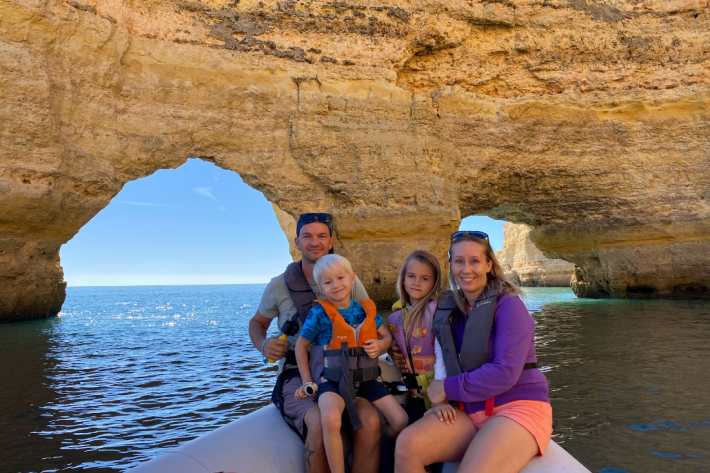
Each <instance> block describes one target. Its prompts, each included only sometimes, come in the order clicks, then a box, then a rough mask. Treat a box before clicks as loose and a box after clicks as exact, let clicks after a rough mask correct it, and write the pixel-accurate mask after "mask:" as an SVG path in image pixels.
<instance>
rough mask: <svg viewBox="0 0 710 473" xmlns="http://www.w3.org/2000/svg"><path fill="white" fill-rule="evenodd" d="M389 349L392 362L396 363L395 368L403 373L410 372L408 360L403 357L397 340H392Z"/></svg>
mask: <svg viewBox="0 0 710 473" xmlns="http://www.w3.org/2000/svg"><path fill="white" fill-rule="evenodd" d="M390 350H391V351H392V359H393V360H394V364H395V365H397V368H399V370H400V371H401V372H402V373H404V374H409V373H412V369H411V367H410V366H409V360H407V359H406V358H405V357H404V355H403V354H402V350H400V349H399V345H397V342H395V341H392V348H391V349H390Z"/></svg>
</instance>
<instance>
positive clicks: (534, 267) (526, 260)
mask: <svg viewBox="0 0 710 473" xmlns="http://www.w3.org/2000/svg"><path fill="white" fill-rule="evenodd" d="M531 230H532V228H531V227H529V226H528V225H516V224H514V223H506V224H505V225H503V236H504V237H505V241H504V242H503V248H502V249H501V250H500V251H499V252H497V253H496V258H498V261H499V262H500V264H501V266H502V267H503V270H504V271H505V273H506V274H507V275H508V276H509V277H511V278H512V279H513V280H514V281H515V282H516V283H517V284H519V285H521V286H524V287H565V286H566V287H569V286H570V279H571V278H572V274H573V273H574V264H572V263H568V262H567V261H563V260H559V259H549V258H546V257H545V255H543V254H542V252H541V251H540V250H538V249H537V247H536V246H535V244H534V243H533V242H532V241H531V240H530V231H531Z"/></svg>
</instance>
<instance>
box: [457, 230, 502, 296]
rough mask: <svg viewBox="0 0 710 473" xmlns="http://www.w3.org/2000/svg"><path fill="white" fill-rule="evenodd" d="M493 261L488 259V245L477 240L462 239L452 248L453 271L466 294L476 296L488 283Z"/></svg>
mask: <svg viewBox="0 0 710 473" xmlns="http://www.w3.org/2000/svg"><path fill="white" fill-rule="evenodd" d="M492 267H493V262H492V261H487V260H486V247H485V246H483V245H481V244H480V243H478V242H475V241H461V242H459V243H455V244H454V246H453V247H452V248H451V271H452V272H453V273H454V277H455V278H456V283H457V284H458V285H459V287H460V288H461V290H462V291H463V292H464V295H466V298H467V299H468V298H469V295H470V296H476V297H478V295H479V294H480V293H481V292H482V291H483V289H484V288H485V287H486V284H488V272H489V271H490V270H491V268H492Z"/></svg>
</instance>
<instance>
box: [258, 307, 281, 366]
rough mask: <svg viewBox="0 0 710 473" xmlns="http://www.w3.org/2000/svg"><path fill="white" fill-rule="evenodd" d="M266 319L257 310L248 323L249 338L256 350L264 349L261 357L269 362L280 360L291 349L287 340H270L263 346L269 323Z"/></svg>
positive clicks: (269, 320) (268, 319)
mask: <svg viewBox="0 0 710 473" xmlns="http://www.w3.org/2000/svg"><path fill="white" fill-rule="evenodd" d="M272 320H274V319H270V318H268V317H264V316H263V315H261V313H260V312H259V311H258V310H257V311H256V314H254V317H252V318H251V320H250V321H249V338H251V342H252V343H253V344H254V347H255V348H256V349H257V350H261V347H262V346H263V347H264V351H263V353H262V354H263V355H264V356H265V357H266V358H268V359H269V360H276V361H278V360H280V359H281V358H283V357H284V356H285V355H286V352H287V351H288V349H289V348H290V347H291V344H290V343H289V342H288V340H280V339H278V338H273V337H272V338H270V339H269V341H268V342H267V343H266V345H265V346H264V341H265V340H266V332H267V330H269V326H270V325H271V321H272Z"/></svg>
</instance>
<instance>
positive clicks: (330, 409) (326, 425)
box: [318, 392, 345, 473]
mask: <svg viewBox="0 0 710 473" xmlns="http://www.w3.org/2000/svg"><path fill="white" fill-rule="evenodd" d="M318 407H319V408H320V418H321V424H322V426H323V445H325V452H326V454H327V456H328V465H330V472H331V473H345V458H344V456H345V455H344V453H343V438H342V437H341V436H340V427H341V426H342V417H343V411H344V410H345V401H343V398H342V397H340V395H339V394H335V393H334V392H325V393H323V394H321V395H320V396H319V397H318Z"/></svg>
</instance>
